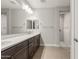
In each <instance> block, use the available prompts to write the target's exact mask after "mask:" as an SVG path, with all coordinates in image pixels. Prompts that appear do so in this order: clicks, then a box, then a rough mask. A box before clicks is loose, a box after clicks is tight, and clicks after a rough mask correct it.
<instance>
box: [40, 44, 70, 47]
mask: <svg viewBox="0 0 79 59" xmlns="http://www.w3.org/2000/svg"><path fill="white" fill-rule="evenodd" d="M40 46H51V47H70V46H66V45H62V46H61V45H59V44H40Z"/></svg>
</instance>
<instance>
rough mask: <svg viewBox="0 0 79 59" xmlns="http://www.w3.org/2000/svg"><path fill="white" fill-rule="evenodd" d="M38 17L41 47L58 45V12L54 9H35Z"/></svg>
mask: <svg viewBox="0 0 79 59" xmlns="http://www.w3.org/2000/svg"><path fill="white" fill-rule="evenodd" d="M35 11H36V14H38V16H39V21H40V31H41V36H42V39H41V45H45V46H56V45H58V43H59V34H58V33H59V31H58V27H59V26H58V24H59V12H58V9H56V8H49V9H48V8H42V9H39V8H38V9H35Z"/></svg>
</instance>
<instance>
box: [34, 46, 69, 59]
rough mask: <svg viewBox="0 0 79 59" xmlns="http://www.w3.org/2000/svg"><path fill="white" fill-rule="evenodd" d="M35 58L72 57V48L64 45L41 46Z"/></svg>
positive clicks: (63, 58)
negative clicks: (63, 46)
mask: <svg viewBox="0 0 79 59" xmlns="http://www.w3.org/2000/svg"><path fill="white" fill-rule="evenodd" d="M33 59H70V49H69V48H62V47H40V48H39V49H38V50H37V52H36V54H35V55H34V56H33Z"/></svg>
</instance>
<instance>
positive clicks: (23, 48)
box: [1, 34, 40, 59]
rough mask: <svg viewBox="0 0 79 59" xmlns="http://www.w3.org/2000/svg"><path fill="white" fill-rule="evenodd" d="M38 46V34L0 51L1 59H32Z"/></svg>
mask: <svg viewBox="0 0 79 59" xmlns="http://www.w3.org/2000/svg"><path fill="white" fill-rule="evenodd" d="M39 46H40V34H37V35H33V36H30V37H29V38H26V39H25V40H23V41H20V42H19V43H17V44H14V45H12V46H10V47H8V48H6V49H5V48H4V49H2V51H1V59H32V57H33V55H34V54H35V52H36V51H37V49H38V48H39Z"/></svg>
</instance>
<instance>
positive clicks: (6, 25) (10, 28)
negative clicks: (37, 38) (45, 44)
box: [1, 0, 32, 35]
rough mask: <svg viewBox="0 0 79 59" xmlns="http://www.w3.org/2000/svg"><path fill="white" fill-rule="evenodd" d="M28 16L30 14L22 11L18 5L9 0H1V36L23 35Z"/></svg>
mask: <svg viewBox="0 0 79 59" xmlns="http://www.w3.org/2000/svg"><path fill="white" fill-rule="evenodd" d="M28 15H30V14H28V13H27V12H26V11H25V10H23V9H22V6H21V5H18V4H16V3H14V2H13V1H11V0H2V1H1V35H11V34H21V33H25V32H26V30H27V29H26V20H27V16H28ZM28 24H31V23H28ZM31 27H32V26H31ZM31 27H30V28H31ZM27 28H29V27H27Z"/></svg>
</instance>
